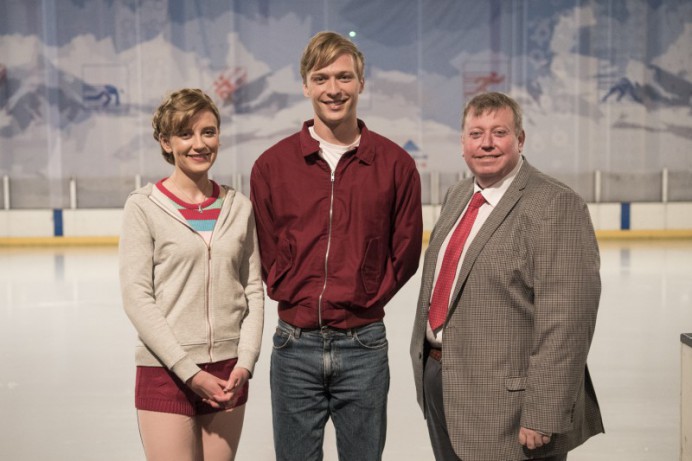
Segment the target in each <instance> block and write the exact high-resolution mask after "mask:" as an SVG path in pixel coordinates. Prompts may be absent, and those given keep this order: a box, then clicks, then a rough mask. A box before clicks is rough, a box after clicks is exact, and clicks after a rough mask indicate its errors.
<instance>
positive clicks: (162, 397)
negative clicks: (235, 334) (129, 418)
mask: <svg viewBox="0 0 692 461" xmlns="http://www.w3.org/2000/svg"><path fill="white" fill-rule="evenodd" d="M237 362H238V359H228V360H222V361H221V362H215V363H204V364H201V365H199V367H200V368H201V369H202V370H204V371H206V372H207V373H211V374H212V375H214V376H216V377H217V378H220V379H223V380H226V379H228V377H229V376H230V375H231V371H232V370H233V367H235V364H236V363H237ZM247 395H248V383H247V382H246V383H245V385H244V386H243V388H242V389H241V390H240V397H238V401H237V402H236V404H235V406H240V405H243V404H244V403H245V402H247ZM135 407H136V408H137V409H138V410H148V411H158V412H162V413H175V414H179V415H185V416H196V415H207V414H210V413H215V412H217V411H225V410H226V408H218V409H217V408H214V407H212V406H211V405H209V404H207V403H205V402H204V401H202V398H201V397H200V396H198V395H197V394H195V393H194V392H193V390H192V389H190V388H189V387H188V386H187V385H185V383H183V382H182V381H181V380H180V378H178V377H177V376H176V375H175V374H174V373H172V372H171V371H169V370H168V369H167V368H164V367H137V378H136V381H135Z"/></svg>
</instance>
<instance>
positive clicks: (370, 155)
mask: <svg viewBox="0 0 692 461" xmlns="http://www.w3.org/2000/svg"><path fill="white" fill-rule="evenodd" d="M314 124H315V120H314V119H310V120H307V121H306V122H304V123H303V128H302V129H301V130H300V150H301V153H302V155H303V157H309V156H311V155H318V152H319V150H320V143H319V142H317V141H316V140H315V139H314V138H313V137H312V136H310V131H309V128H310V127H311V126H313V125H314ZM358 128H359V129H360V144H359V145H358V147H357V148H356V152H355V154H354V156H355V157H357V158H358V159H359V160H361V161H362V162H364V163H367V164H371V163H372V162H373V160H374V159H375V149H374V147H373V141H372V135H371V133H370V131H368V128H367V127H366V126H365V122H363V121H362V120H361V119H358Z"/></svg>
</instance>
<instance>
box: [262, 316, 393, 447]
mask: <svg viewBox="0 0 692 461" xmlns="http://www.w3.org/2000/svg"><path fill="white" fill-rule="evenodd" d="M387 347H388V344H387V336H386V332H385V327H384V323H382V322H375V323H372V324H370V325H366V326H363V327H360V328H355V329H352V330H334V329H330V328H325V329H322V330H310V331H303V330H301V329H300V328H294V327H292V326H291V325H288V324H287V323H285V322H283V321H281V320H279V325H278V327H277V328H276V333H275V334H274V348H273V351H272V358H271V372H270V376H271V378H270V381H271V394H272V414H273V422H274V449H275V451H276V459H277V461H290V460H295V461H320V460H322V458H323V452H322V444H323V441H324V426H325V424H326V423H327V420H328V419H329V418H330V417H331V418H332V423H333V424H334V429H335V430H336V445H337V451H338V453H339V460H340V461H370V460H372V461H378V460H381V459H382V451H383V449H384V442H385V437H386V433H387V392H388V391H389V360H388V357H387Z"/></svg>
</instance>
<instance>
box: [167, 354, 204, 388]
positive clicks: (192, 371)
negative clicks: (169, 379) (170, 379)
mask: <svg viewBox="0 0 692 461" xmlns="http://www.w3.org/2000/svg"><path fill="white" fill-rule="evenodd" d="M200 370H201V368H200V367H198V366H197V364H196V363H195V362H194V361H193V360H192V359H191V358H189V357H184V358H183V359H181V360H179V361H178V362H177V363H176V364H175V365H173V367H171V371H172V372H173V373H175V375H176V376H177V377H178V378H180V379H181V381H182V382H184V383H185V384H187V381H188V380H189V379H190V378H192V377H193V376H194V375H196V374H197V373H199V372H200Z"/></svg>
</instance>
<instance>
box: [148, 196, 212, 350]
mask: <svg viewBox="0 0 692 461" xmlns="http://www.w3.org/2000/svg"><path fill="white" fill-rule="evenodd" d="M149 200H151V201H153V202H154V203H156V204H157V205H158V206H160V207H161V208H162V209H163V211H165V212H166V213H168V214H169V215H170V216H171V217H172V218H173V219H175V220H176V221H178V222H180V223H181V224H183V225H184V226H187V227H188V228H189V229H190V230H191V231H192V232H194V233H195V235H197V236H198V237H199V238H200V239H202V243H204V246H206V247H207V277H206V280H205V287H204V295H205V296H204V313H205V316H206V318H207V336H208V338H209V349H208V351H209V362H213V361H214V356H213V353H212V350H213V348H214V328H213V326H212V321H211V309H210V308H209V291H210V287H211V241H210V242H209V243H207V242H206V241H205V240H204V237H202V236H201V235H200V234H199V232H197V231H196V230H194V229H193V228H192V227H191V226H190V224H188V222H187V221H186V220H185V219H183V218H182V217H181V216H180V213H178V214H175V213H173V212H172V211H171V210H170V209H169V208H168V207H167V206H165V205H164V204H163V203H161V202H160V201H159V200H158V199H157V198H156V197H153V196H151V195H150V196H149ZM220 217H221V216H219V218H220ZM217 223H218V220H217ZM214 227H216V225H214ZM213 238H214V236H213V233H212V239H213Z"/></svg>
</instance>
